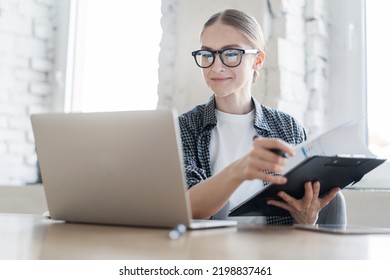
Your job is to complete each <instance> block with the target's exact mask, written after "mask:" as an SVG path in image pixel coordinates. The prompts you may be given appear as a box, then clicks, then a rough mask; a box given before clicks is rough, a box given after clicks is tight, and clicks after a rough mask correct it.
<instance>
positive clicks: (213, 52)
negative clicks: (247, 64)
mask: <svg viewBox="0 0 390 280" xmlns="http://www.w3.org/2000/svg"><path fill="white" fill-rule="evenodd" d="M230 50H234V51H239V53H240V54H241V55H240V61H239V62H238V64H237V65H235V66H230V65H227V64H226V63H225V62H224V59H223V58H222V53H224V52H225V51H230ZM199 52H210V53H211V54H212V56H213V61H212V62H211V64H210V65H209V66H201V65H199V63H198V61H197V59H196V56H197V55H198V53H199ZM259 52H261V51H260V50H258V49H239V48H226V49H223V50H215V51H212V50H197V51H193V52H192V56H193V57H194V59H195V63H196V65H198V66H199V67H200V68H209V67H211V66H212V65H213V64H214V62H215V55H216V54H219V58H220V59H221V62H222V64H223V65H225V66H226V67H229V68H235V67H238V66H239V65H240V64H241V61H242V56H243V55H244V54H258V53H259Z"/></svg>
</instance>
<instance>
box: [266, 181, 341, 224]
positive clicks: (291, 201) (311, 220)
mask: <svg viewBox="0 0 390 280" xmlns="http://www.w3.org/2000/svg"><path fill="white" fill-rule="evenodd" d="M339 191H340V188H333V189H331V190H330V191H329V193H327V194H326V195H325V196H323V197H319V193H320V182H318V181H317V182H314V183H311V182H306V183H305V195H304V196H303V197H302V198H301V199H295V198H294V197H292V196H290V195H288V194H287V193H285V192H283V191H281V192H279V193H278V196H279V197H280V198H282V199H283V200H284V201H277V200H269V201H268V202H267V203H268V204H269V205H274V206H277V207H280V208H283V209H285V210H287V211H289V212H290V214H291V216H292V217H293V218H294V222H295V223H297V224H315V223H316V221H317V219H318V213H319V212H320V210H321V209H322V208H323V207H325V206H326V205H328V203H329V202H330V201H331V200H332V199H333V198H334V197H335V196H336V195H337V193H338V192H339Z"/></svg>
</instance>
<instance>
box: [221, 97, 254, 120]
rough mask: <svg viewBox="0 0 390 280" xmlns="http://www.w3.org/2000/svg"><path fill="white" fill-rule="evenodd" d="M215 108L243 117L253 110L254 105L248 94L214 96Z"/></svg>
mask: <svg viewBox="0 0 390 280" xmlns="http://www.w3.org/2000/svg"><path fill="white" fill-rule="evenodd" d="M215 102H216V107H217V109H218V110H220V111H222V112H225V113H230V114H236V115H243V114H248V113H249V112H250V111H252V110H253V108H254V105H253V102H252V96H251V95H250V94H247V95H244V94H229V95H227V96H223V97H221V96H215Z"/></svg>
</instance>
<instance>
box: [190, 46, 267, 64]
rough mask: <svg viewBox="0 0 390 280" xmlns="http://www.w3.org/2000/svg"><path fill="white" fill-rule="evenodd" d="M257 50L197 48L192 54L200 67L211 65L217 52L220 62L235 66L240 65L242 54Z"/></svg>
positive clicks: (253, 52)
mask: <svg viewBox="0 0 390 280" xmlns="http://www.w3.org/2000/svg"><path fill="white" fill-rule="evenodd" d="M259 52H260V51H259V50H255V49H251V50H243V49H235V48H229V49H224V50H219V51H210V50H198V51H193V52H192V56H193V57H194V59H195V62H196V64H197V65H198V66H199V67H200V68H208V67H210V66H211V65H213V63H214V61H215V55H216V54H219V57H220V58H221V61H222V63H223V64H224V65H225V66H227V67H237V66H238V65H240V63H241V60H242V56H243V55H244V54H256V53H259Z"/></svg>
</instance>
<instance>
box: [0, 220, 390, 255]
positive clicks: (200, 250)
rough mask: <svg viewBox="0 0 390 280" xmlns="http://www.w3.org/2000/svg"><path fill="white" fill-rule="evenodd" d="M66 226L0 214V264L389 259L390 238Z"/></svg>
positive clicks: (250, 229) (256, 229)
mask: <svg viewBox="0 0 390 280" xmlns="http://www.w3.org/2000/svg"><path fill="white" fill-rule="evenodd" d="M168 232H169V231H168V230H166V229H146V228H134V227H119V226H100V225H85V224H66V223H58V222H53V221H50V220H47V219H44V218H42V217H41V216H38V215H25V214H0V248H1V249H0V259H8V260H15V259H30V260H31V259H78V260H80V259H107V260H108V259H117V260H119V259H138V260H141V259H142V260H144V259H167V260H168V259H185V260H189V259H221V260H224V259H269V260H272V259H274V260H276V259H300V260H306V259H328V260H329V259H388V258H390V253H389V252H390V235H335V234H325V233H318V232H309V231H302V230H297V229H293V228H288V227H285V228H279V227H266V228H264V227H260V226H250V225H248V226H239V227H238V228H225V229H210V230H199V231H190V232H188V233H186V234H185V235H183V236H182V237H181V238H180V239H178V240H170V239H169V238H168Z"/></svg>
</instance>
